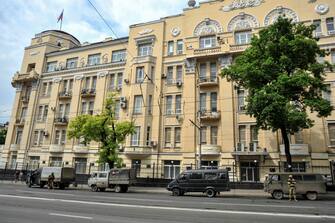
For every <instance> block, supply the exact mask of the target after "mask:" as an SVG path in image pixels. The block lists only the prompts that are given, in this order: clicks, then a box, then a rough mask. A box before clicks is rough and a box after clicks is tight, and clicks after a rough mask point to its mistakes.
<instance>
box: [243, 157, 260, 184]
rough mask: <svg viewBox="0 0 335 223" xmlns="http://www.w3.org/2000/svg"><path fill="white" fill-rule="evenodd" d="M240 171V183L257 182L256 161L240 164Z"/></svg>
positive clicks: (257, 169)
mask: <svg viewBox="0 0 335 223" xmlns="http://www.w3.org/2000/svg"><path fill="white" fill-rule="evenodd" d="M240 171H241V172H240V177H241V181H244V182H258V181H259V162H257V160H255V161H245V162H240Z"/></svg>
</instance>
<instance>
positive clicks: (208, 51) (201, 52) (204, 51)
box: [193, 46, 222, 56]
mask: <svg viewBox="0 0 335 223" xmlns="http://www.w3.org/2000/svg"><path fill="white" fill-rule="evenodd" d="M193 53H194V55H198V56H208V55H213V54H214V55H215V54H221V53H222V50H221V46H214V47H210V48H199V49H194V51H193Z"/></svg>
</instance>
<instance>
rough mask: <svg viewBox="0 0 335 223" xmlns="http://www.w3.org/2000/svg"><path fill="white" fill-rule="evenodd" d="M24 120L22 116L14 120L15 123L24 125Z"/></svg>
mask: <svg viewBox="0 0 335 223" xmlns="http://www.w3.org/2000/svg"><path fill="white" fill-rule="evenodd" d="M25 121H26V120H25V119H24V118H18V119H16V120H15V125H17V126H24V123H25Z"/></svg>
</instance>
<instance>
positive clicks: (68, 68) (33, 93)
mask: <svg viewBox="0 0 335 223" xmlns="http://www.w3.org/2000/svg"><path fill="white" fill-rule="evenodd" d="M194 3H195V1H189V7H188V8H185V9H184V10H183V12H182V14H179V15H173V16H169V17H165V18H161V19H159V20H156V21H151V22H147V23H141V24H136V25H132V26H130V30H129V36H128V37H125V38H119V39H111V38H107V39H105V40H104V41H102V42H97V43H92V44H89V43H82V44H81V43H80V42H79V41H78V40H77V39H76V38H75V37H74V36H72V35H71V34H69V33H66V32H63V31H59V30H48V31H44V32H41V33H39V34H37V35H36V36H35V37H34V38H33V39H32V40H31V44H30V46H28V47H26V48H25V53H24V58H23V62H22V66H21V69H20V71H19V72H17V73H16V74H15V75H14V77H13V82H12V84H13V87H15V88H16V96H15V100H14V105H13V110H12V118H11V120H10V125H9V128H8V136H7V139H6V144H5V147H4V152H3V154H2V158H3V160H5V161H6V162H7V165H8V166H13V165H16V163H22V164H23V165H22V166H23V167H25V166H29V167H30V168H34V167H36V166H38V165H51V166H57V165H65V166H76V168H77V171H78V172H88V170H89V168H91V167H93V166H97V163H96V160H97V152H98V148H99V145H98V143H95V142H91V143H90V144H89V145H82V144H81V143H80V141H78V140H69V139H67V138H66V130H67V126H68V123H69V121H70V120H71V119H73V118H74V117H76V116H77V115H80V114H93V115H94V114H99V112H101V110H102V109H103V102H104V99H105V98H106V96H107V94H108V93H109V92H116V93H118V95H119V97H118V99H117V100H118V105H119V106H118V107H119V109H118V112H117V113H118V114H117V116H118V118H119V120H134V121H135V124H136V134H134V135H131V136H129V137H128V138H127V140H126V142H125V144H124V145H122V149H121V150H120V153H121V156H122V158H123V159H124V163H125V165H126V166H127V167H131V166H132V167H136V168H138V171H139V173H140V174H142V175H143V174H145V173H149V172H147V171H148V170H153V172H152V173H150V174H153V175H155V176H158V177H164V178H173V177H175V176H176V174H178V173H179V172H180V171H181V170H183V169H185V168H194V167H199V165H201V166H202V167H211V168H213V167H218V166H232V167H233V170H232V171H234V173H235V174H236V176H237V177H238V178H239V179H240V180H242V181H259V180H261V179H262V178H263V176H264V175H265V173H266V172H268V171H269V170H270V167H272V166H273V167H276V170H279V169H278V168H281V169H282V170H285V165H286V162H285V160H286V158H285V154H284V151H283V145H282V142H281V136H280V133H279V132H270V131H262V130H260V131H257V130H256V128H255V124H256V123H255V120H254V119H253V118H251V117H249V116H247V115H246V114H245V113H244V110H245V96H246V94H247V91H246V90H244V89H242V88H239V87H238V86H237V85H236V84H234V83H231V82H227V80H225V79H223V78H221V77H220V76H219V73H220V70H221V69H222V68H223V67H226V66H229V65H230V64H231V63H232V62H233V61H234V58H236V56H238V55H239V54H241V53H242V52H243V51H244V50H245V49H246V48H247V47H248V46H249V43H250V39H251V37H252V35H254V34H257V32H258V31H259V30H260V29H262V28H264V27H266V26H268V25H270V24H272V23H273V22H275V21H276V19H277V18H278V17H279V16H286V17H288V18H291V19H292V20H293V21H294V22H302V23H305V24H315V25H316V31H315V35H316V36H318V37H319V38H320V41H319V44H320V47H321V48H323V49H326V50H328V51H329V52H330V54H329V55H328V56H326V57H325V58H320V61H321V60H327V61H330V62H332V63H335V26H334V19H335V1H333V0H323V1H311V0H299V1H291V0H267V1H262V0H252V1H251V0H244V1H239V0H226V1H205V2H202V3H200V4H199V6H195V5H194ZM326 82H327V84H329V89H330V90H331V89H332V88H334V86H335V85H334V83H335V73H334V72H330V71H327V78H326ZM324 97H326V98H327V99H328V100H330V101H333V100H335V98H334V94H332V93H325V94H324ZM311 116H312V118H313V119H314V120H315V126H314V127H313V128H311V129H306V130H302V131H301V132H299V133H296V134H295V135H291V136H290V139H291V152H292V155H293V162H294V163H293V168H294V170H296V171H307V172H311V171H315V172H322V173H325V174H327V173H329V172H330V168H329V167H330V161H333V160H335V113H333V114H332V115H331V116H329V117H327V118H322V119H320V118H317V117H316V116H315V115H314V114H312V115H311ZM190 120H191V121H192V122H194V124H193V123H191V121H190ZM199 157H201V162H199V160H200V158H199Z"/></svg>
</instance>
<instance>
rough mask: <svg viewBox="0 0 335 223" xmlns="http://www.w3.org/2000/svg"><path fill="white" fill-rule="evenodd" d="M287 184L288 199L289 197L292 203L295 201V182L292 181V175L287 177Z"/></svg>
mask: <svg viewBox="0 0 335 223" xmlns="http://www.w3.org/2000/svg"><path fill="white" fill-rule="evenodd" d="M287 184H288V192H289V194H288V197H289V199H290V201H292V197H293V198H294V201H297V196H296V181H295V179H293V176H292V175H289V176H288V180H287Z"/></svg>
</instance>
